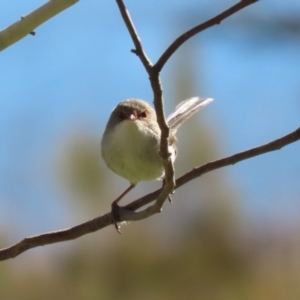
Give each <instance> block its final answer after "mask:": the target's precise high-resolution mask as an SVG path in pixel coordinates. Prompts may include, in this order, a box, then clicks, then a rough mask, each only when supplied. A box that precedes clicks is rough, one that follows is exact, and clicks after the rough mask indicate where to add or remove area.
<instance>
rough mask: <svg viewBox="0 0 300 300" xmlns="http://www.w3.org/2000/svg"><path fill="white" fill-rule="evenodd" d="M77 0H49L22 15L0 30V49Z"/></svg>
mask: <svg viewBox="0 0 300 300" xmlns="http://www.w3.org/2000/svg"><path fill="white" fill-rule="evenodd" d="M78 1H79V0H55V1H53V0H51V1H48V2H47V3H46V4H44V5H42V6H41V7H39V8H37V9H36V10H34V11H33V12H31V13H30V14H28V15H26V16H22V17H21V18H20V20H19V21H17V22H16V23H14V24H12V25H10V26H9V27H7V28H5V29H3V30H1V31H0V51H2V50H4V49H5V48H7V47H8V46H10V45H12V44H14V43H16V42H17V41H19V40H20V39H22V38H23V37H25V36H26V35H28V34H33V33H34V29H35V28H37V27H38V26H40V25H41V24H43V23H45V22H46V21H48V20H49V19H50V18H52V17H54V16H55V15H57V14H59V13H60V12H62V11H63V10H65V9H67V8H68V7H70V6H72V5H73V4H75V3H76V2H78Z"/></svg>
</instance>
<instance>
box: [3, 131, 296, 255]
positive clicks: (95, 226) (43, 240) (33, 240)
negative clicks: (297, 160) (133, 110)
mask: <svg viewBox="0 0 300 300" xmlns="http://www.w3.org/2000/svg"><path fill="white" fill-rule="evenodd" d="M298 140H300V127H299V128H298V129H297V130H295V131H293V132H292V133H290V134H288V135H285V136H284V137H282V138H279V139H277V140H274V141H272V142H270V143H267V144H264V145H262V146H259V147H256V148H252V149H249V150H246V151H243V152H240V153H236V154H234V155H232V156H228V157H225V158H222V159H219V160H216V161H213V162H209V163H207V164H205V165H202V166H200V167H198V168H194V169H193V170H191V171H190V172H188V173H186V174H185V175H183V176H181V177H180V178H178V179H177V181H176V187H177V188H179V187H181V186H183V185H184V184H186V183H187V182H189V181H191V180H193V179H195V178H198V177H200V176H201V175H203V174H205V173H208V172H210V171H213V170H216V169H219V168H222V167H225V166H229V165H234V164H236V163H238V162H240V161H243V160H246V159H249V158H251V157H254V156H258V155H261V154H264V153H268V152H271V151H275V150H279V149H281V148H283V147H285V146H287V145H289V144H292V143H294V142H296V141H298ZM161 190H162V189H159V190H156V191H155V192H153V193H150V194H148V195H146V196H144V197H141V198H139V199H137V200H135V201H133V202H132V203H130V204H128V205H126V206H125V207H123V208H122V210H121V217H122V219H123V220H126V221H136V220H141V219H144V218H146V217H148V216H147V214H148V213H149V211H151V209H150V210H149V208H147V209H145V210H144V211H141V212H135V210H137V209H139V208H141V207H143V206H145V205H147V204H149V203H151V202H152V201H154V200H155V199H156V198H157V197H158V195H159V194H160V193H161ZM110 224H111V217H110V212H109V213H107V214H105V215H103V216H100V217H98V218H95V219H93V220H90V221H87V222H85V223H82V224H79V225H77V226H74V227H71V228H68V229H65V230H59V231H54V232H49V233H45V234H41V235H37V236H32V237H28V238H25V239H24V240H22V241H20V242H19V243H17V244H15V245H13V246H11V247H8V248H5V249H1V250H0V260H6V259H9V258H14V257H16V256H18V255H20V254H21V253H23V252H25V251H27V250H29V249H31V248H35V247H39V246H44V245H48V244H53V243H58V242H64V241H69V240H73V239H76V238H79V237H80V236H82V235H85V234H88V233H92V232H95V231H97V230H99V229H102V228H104V227H106V226H109V225H110Z"/></svg>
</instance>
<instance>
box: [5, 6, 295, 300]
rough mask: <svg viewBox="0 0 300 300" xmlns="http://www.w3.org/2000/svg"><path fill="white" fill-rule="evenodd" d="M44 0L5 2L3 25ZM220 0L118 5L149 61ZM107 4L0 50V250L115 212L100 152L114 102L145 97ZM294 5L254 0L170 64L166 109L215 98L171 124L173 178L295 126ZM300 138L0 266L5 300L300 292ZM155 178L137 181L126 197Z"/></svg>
mask: <svg viewBox="0 0 300 300" xmlns="http://www.w3.org/2000/svg"><path fill="white" fill-rule="evenodd" d="M44 2H45V1H41V0H32V1H29V2H28V1H21V0H15V1H13V3H12V2H8V1H6V0H0V4H1V7H3V8H4V9H2V13H1V18H0V28H5V27H7V26H9V25H11V24H12V23H13V22H15V21H16V20H18V19H19V18H20V16H21V15H26V14H28V13H29V12H31V11H32V10H34V9H36V8H37V7H39V6H40V5H42V4H43V3H44ZM235 3H236V2H235V1H229V0H222V1H220V0H203V1H196V0H185V1H182V0H173V1H170V0H167V1H154V0H152V1H147V2H146V3H144V2H143V1H133V0H128V1H126V5H127V7H128V9H129V11H130V13H131V16H132V18H133V20H134V22H135V25H136V27H137V29H138V32H139V34H140V37H141V39H142V42H143V45H144V47H145V50H146V52H147V54H148V56H149V57H150V59H151V60H152V62H155V61H156V60H157V59H158V58H159V56H160V55H161V53H162V52H163V51H164V50H165V49H166V47H167V46H168V45H169V44H170V43H171V42H172V41H173V40H174V39H175V38H176V37H177V36H178V35H179V34H181V33H183V32H184V31H185V30H187V29H189V28H191V27H192V26H195V25H197V24H199V23H201V22H203V21H206V20H207V19H209V18H211V17H213V16H215V15H216V14H218V13H220V12H222V11H223V10H225V9H227V8H228V7H230V6H231V5H233V4H235ZM132 48H133V45H132V42H131V39H130V37H129V34H128V32H127V30H126V28H125V26H124V24H123V21H122V19H121V17H120V13H119V11H118V8H117V5H116V3H115V2H114V1H97V0H90V1H80V2H79V3H77V4H76V5H74V6H73V7H71V8H70V9H68V10H67V11H64V12H63V13H61V14H60V15H58V16H56V17H55V18H53V19H51V20H49V21H48V22H47V23H45V24H44V25H42V26H41V27H39V28H37V29H36V36H34V37H33V36H27V37H26V38H24V39H22V40H21V41H20V42H18V43H16V44H14V45H12V46H11V47H9V48H7V49H6V50H4V51H3V52H2V53H1V56H0V63H1V65H2V67H1V71H0V80H1V88H0V246H1V247H2V248H3V247H7V246H10V245H11V244H14V243H16V242H18V241H19V240H21V239H23V238H24V237H27V236H32V235H36V234H41V233H44V232H47V231H53V230H59V229H63V228H67V227H71V226H74V225H76V224H79V223H81V222H84V221H87V220H89V219H92V218H94V217H96V216H99V215H101V214H104V213H106V212H108V211H109V210H110V203H111V201H112V200H113V199H115V198H116V197H117V196H118V195H119V194H120V193H121V192H122V191H123V190H124V189H125V188H126V187H127V186H128V182H126V181H125V180H124V179H122V178H119V177H118V176H117V175H115V174H113V173H112V172H111V171H109V170H108V169H107V168H106V166H105V164H104V163H103V162H101V161H100V157H99V155H100V150H99V148H100V140H101V136H102V133H103V131H104V126H105V124H106V122H107V119H108V117H109V115H110V112H111V110H112V109H113V108H114V107H115V106H116V104H117V103H118V102H120V101H121V100H123V99H126V98H130V97H136V98H141V99H145V100H147V101H149V102H151V101H152V92H151V89H150V85H149V81H148V78H147V75H146V72H145V70H144V69H143V67H142V65H141V63H140V61H139V60H138V59H137V57H136V56H135V55H133V54H132V53H130V49H132ZM299 53H300V2H299V1H295V0H286V1H280V0H273V1H260V2H258V3H256V4H254V5H251V6H250V7H248V8H246V9H244V10H242V11H240V12H239V13H237V14H235V15H233V16H232V17H230V18H228V19H226V20H225V21H224V22H223V23H222V24H220V25H219V26H214V27H212V28H210V29H208V30H206V31H205V32H202V33H201V34H199V35H197V36H196V37H194V38H193V39H191V40H190V41H188V42H187V43H186V44H184V45H183V46H182V47H181V48H180V49H179V51H177V52H176V54H175V55H174V56H172V58H171V59H170V61H169V62H168V63H167V65H166V66H165V68H164V69H163V71H162V83H163V87H164V98H165V102H166V111H167V113H170V112H172V110H173V109H174V107H175V106H176V105H177V104H178V103H179V102H180V101H181V100H184V99H186V98H189V97H191V96H196V95H199V96H202V97H213V98H214V99H215V101H214V102H213V103H212V104H210V105H209V106H208V107H205V109H203V110H201V111H200V113H199V114H198V115H197V116H195V117H194V118H193V119H192V120H190V121H189V122H188V124H186V125H185V126H184V127H182V128H181V130H180V131H179V133H178V139H179V145H178V146H179V156H178V158H177V162H176V174H177V176H180V175H183V174H184V173H185V172H187V171H189V170H190V169H191V168H193V167H195V166H200V165H201V164H204V163H206V162H209V161H213V160H215V159H218V158H221V157H225V156H228V155H232V154H234V153H237V152H239V151H243V150H246V149H249V148H252V147H255V146H258V145H261V144H264V143H267V142H269V141H272V140H274V139H276V138H279V137H281V136H283V135H285V134H287V133H289V132H291V131H293V130H295V129H296V128H298V127H299V120H300V118H299V116H300V84H299V79H300V56H299ZM299 153H300V143H299V142H298V143H294V144H292V145H289V146H287V147H286V148H283V149H281V150H280V151H276V152H273V153H268V154H265V155H262V156H259V157H256V158H252V159H249V160H247V161H243V162H241V163H238V164H236V165H234V166H229V167H226V168H223V169H219V170H216V171H214V172H211V173H208V174H206V175H204V176H202V177H200V178H198V179H196V180H194V181H193V182H190V183H188V184H186V185H185V186H184V187H182V188H180V189H179V190H177V191H176V193H175V194H174V196H173V201H174V204H173V205H170V204H168V203H166V204H165V206H164V210H163V212H162V213H161V214H160V215H157V216H154V217H152V218H150V219H148V220H144V221H142V222H138V223H135V222H132V223H131V224H129V225H128V226H125V227H122V233H123V234H122V236H120V235H118V234H117V233H116V231H115V229H114V228H113V227H112V226H110V227H109V228H106V229H104V230H101V231H99V232H96V233H93V234H90V235H87V236H84V237H82V238H80V239H78V240H74V241H71V242H65V243H60V244H54V245H47V246H45V247H42V248H41V247H40V248H36V249H33V250H30V251H28V252H25V253H24V254H22V255H20V256H18V257H17V258H15V259H13V260H7V261H4V262H1V266H0V291H1V299H3V300H5V299H22V300H26V299H31V300H32V299H88V300H90V299H119V298H120V297H122V299H144V300H146V299H186V298H188V299H230V300H231V299H233V300H234V299H256V300H259V299H285V300H286V299H299V297H300V286H299V280H300V263H299V262H300V254H299V253H300V239H299V234H300V222H299V213H300V156H299ZM159 186H160V183H159V182H151V183H140V184H139V185H138V187H137V188H136V189H135V190H134V191H133V192H131V193H130V195H128V196H127V197H126V200H124V201H123V203H126V201H127V202H128V201H130V200H133V199H136V198H137V197H139V196H141V195H144V194H145V193H148V192H150V191H153V190H154V189H156V188H158V187H159Z"/></svg>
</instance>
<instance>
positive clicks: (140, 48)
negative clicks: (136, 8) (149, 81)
mask: <svg viewBox="0 0 300 300" xmlns="http://www.w3.org/2000/svg"><path fill="white" fill-rule="evenodd" d="M116 2H117V4H118V7H119V10H120V13H121V16H122V18H123V20H124V23H125V25H126V27H127V29H128V32H129V34H130V36H131V39H132V41H133V43H134V46H135V49H134V50H131V51H132V52H133V53H135V54H136V55H137V56H138V57H139V58H140V60H141V61H142V64H143V66H144V67H145V69H146V70H147V72H148V73H149V72H151V68H152V63H151V61H150V60H149V58H148V57H147V55H146V53H145V51H144V49H143V46H142V42H141V39H140V37H139V36H138V33H137V31H136V29H135V27H134V24H133V22H132V20H131V17H130V14H129V11H128V10H127V9H126V7H125V5H124V2H123V1H122V0H116Z"/></svg>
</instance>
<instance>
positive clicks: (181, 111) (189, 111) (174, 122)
mask: <svg viewBox="0 0 300 300" xmlns="http://www.w3.org/2000/svg"><path fill="white" fill-rule="evenodd" d="M213 100H214V99H212V98H199V97H192V98H190V99H187V100H185V101H182V102H180V103H179V104H178V105H177V106H176V109H175V111H174V112H173V113H172V114H170V115H169V117H168V118H167V122H168V124H169V126H170V128H171V129H172V131H173V132H176V131H177V129H178V128H179V126H180V125H181V124H182V123H184V122H185V121H186V120H187V119H189V118H190V117H191V116H192V115H193V114H195V113H196V112H197V111H198V110H199V109H200V108H202V107H204V106H206V105H207V104H209V103H210V102H212V101H213Z"/></svg>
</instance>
